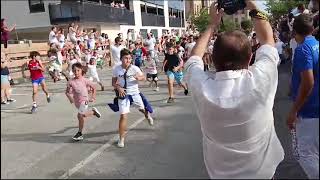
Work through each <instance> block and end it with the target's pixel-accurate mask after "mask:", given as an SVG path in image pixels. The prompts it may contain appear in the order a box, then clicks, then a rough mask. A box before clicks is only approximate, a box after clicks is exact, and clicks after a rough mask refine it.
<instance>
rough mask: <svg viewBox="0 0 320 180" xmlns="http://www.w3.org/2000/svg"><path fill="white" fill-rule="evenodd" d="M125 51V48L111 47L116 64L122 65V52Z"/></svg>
mask: <svg viewBox="0 0 320 180" xmlns="http://www.w3.org/2000/svg"><path fill="white" fill-rule="evenodd" d="M122 49H124V47H123V46H114V45H111V52H112V58H113V61H114V64H120V63H121V60H120V51H121V50H122Z"/></svg>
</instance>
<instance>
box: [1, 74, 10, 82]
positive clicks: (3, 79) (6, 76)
mask: <svg viewBox="0 0 320 180" xmlns="http://www.w3.org/2000/svg"><path fill="white" fill-rule="evenodd" d="M1 84H10V82H9V76H8V75H1Z"/></svg>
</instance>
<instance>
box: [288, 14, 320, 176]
mask: <svg viewBox="0 0 320 180" xmlns="http://www.w3.org/2000/svg"><path fill="white" fill-rule="evenodd" d="M293 30H294V31H295V34H296V35H295V39H296V41H297V43H298V47H297V48H296V50H295V54H294V59H293V66H292V85H291V92H292V99H293V106H292V108H291V111H290V113H289V116H288V119H287V124H288V127H289V128H290V129H291V130H295V131H296V142H297V144H296V145H297V146H296V147H297V148H296V153H297V154H298V155H299V160H298V161H299V163H300V165H301V166H302V168H303V169H304V171H305V172H306V174H307V175H308V177H309V179H319V41H317V40H316V39H315V37H314V36H312V31H313V22H312V17H311V16H310V15H307V14H301V15H299V16H298V17H296V18H295V21H294V24H293Z"/></svg>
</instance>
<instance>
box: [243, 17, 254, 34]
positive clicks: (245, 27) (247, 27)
mask: <svg viewBox="0 0 320 180" xmlns="http://www.w3.org/2000/svg"><path fill="white" fill-rule="evenodd" d="M252 27H253V24H252V21H251V20H250V19H246V20H243V21H242V22H241V28H242V30H243V31H244V32H245V33H246V34H249V33H250V32H251V29H252Z"/></svg>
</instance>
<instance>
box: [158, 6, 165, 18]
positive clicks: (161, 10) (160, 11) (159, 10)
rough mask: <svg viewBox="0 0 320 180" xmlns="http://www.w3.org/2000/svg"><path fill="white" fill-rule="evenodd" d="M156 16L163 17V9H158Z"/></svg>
mask: <svg viewBox="0 0 320 180" xmlns="http://www.w3.org/2000/svg"><path fill="white" fill-rule="evenodd" d="M158 15H161V16H163V15H164V12H163V9H161V8H158Z"/></svg>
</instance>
